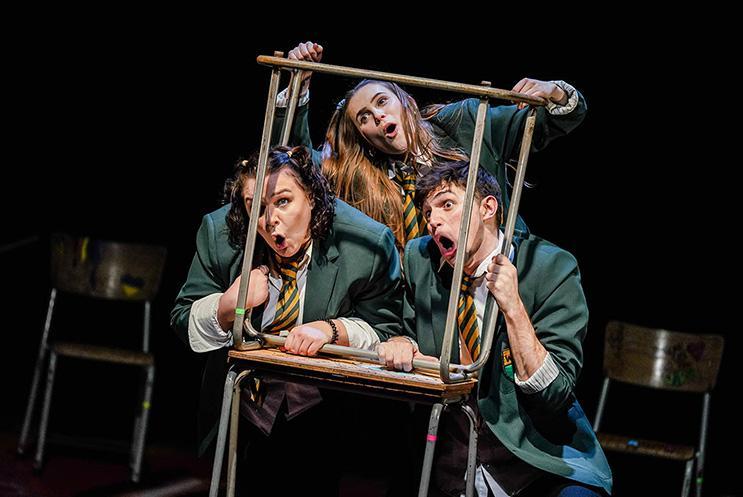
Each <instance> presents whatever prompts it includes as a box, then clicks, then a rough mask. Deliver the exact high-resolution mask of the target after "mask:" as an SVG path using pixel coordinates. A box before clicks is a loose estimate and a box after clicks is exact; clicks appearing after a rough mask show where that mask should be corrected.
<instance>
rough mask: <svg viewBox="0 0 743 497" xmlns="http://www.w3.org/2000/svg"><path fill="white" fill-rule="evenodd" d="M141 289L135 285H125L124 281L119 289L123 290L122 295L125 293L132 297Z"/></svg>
mask: <svg viewBox="0 0 743 497" xmlns="http://www.w3.org/2000/svg"><path fill="white" fill-rule="evenodd" d="M141 290H142V289H141V288H137V287H136V286H132V285H127V284H126V283H122V284H121V291H122V292H124V295H126V296H127V297H134V296H135V295H137V294H138V293H139V292H140V291H141Z"/></svg>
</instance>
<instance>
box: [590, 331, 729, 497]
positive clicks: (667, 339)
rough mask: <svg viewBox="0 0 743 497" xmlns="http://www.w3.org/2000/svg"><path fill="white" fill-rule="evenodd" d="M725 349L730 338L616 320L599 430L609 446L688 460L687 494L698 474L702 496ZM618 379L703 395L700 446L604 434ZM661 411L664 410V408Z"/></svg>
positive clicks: (607, 346)
mask: <svg viewBox="0 0 743 497" xmlns="http://www.w3.org/2000/svg"><path fill="white" fill-rule="evenodd" d="M723 345H724V339H723V337H721V336H719V335H696V334H689V333H680V332H674V331H668V330H663V329H653V328H645V327H642V326H636V325H632V324H627V323H621V322H617V321H612V322H610V323H609V324H608V325H607V328H606V334H605V336H604V375H605V377H604V383H603V388H602V390H601V397H600V399H599V406H598V410H597V412H596V421H595V423H594V426H593V429H594V431H596V432H597V434H598V437H599V440H600V441H601V445H602V446H603V448H604V449H605V450H608V451H616V452H622V453H626V454H638V455H642V456H648V457H658V458H663V459H668V460H676V461H682V462H685V472H684V479H683V485H682V495H683V496H687V495H688V494H689V489H690V486H691V481H692V475H693V474H695V475H696V495H697V496H699V495H701V493H702V476H703V471H704V455H705V445H706V439H707V429H708V426H709V417H710V399H711V391H712V389H713V388H714V386H715V383H716V381H717V374H718V371H719V370H720V360H721V358H722V349H723ZM612 380H614V381H618V382H622V383H624V384H627V385H637V386H640V387H646V388H652V389H661V390H667V391H675V392H687V393H694V394H703V400H702V402H701V407H702V417H701V419H702V421H701V428H700V430H699V441H698V443H697V444H696V445H695V446H691V445H683V444H673V443H669V442H668V441H657V440H647V439H640V438H637V437H633V436H626V435H618V434H613V433H605V432H602V431H601V430H600V428H601V419H602V417H603V415H604V410H605V409H606V406H607V397H608V393H609V384H610V382H611V381H612ZM617 406H618V404H617ZM655 409H656V410H662V409H663V405H658V406H657V407H655ZM617 410H618V409H617ZM668 414H669V418H671V419H674V418H677V417H678V413H673V412H669V413H668Z"/></svg>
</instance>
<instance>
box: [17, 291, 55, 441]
mask: <svg viewBox="0 0 743 497" xmlns="http://www.w3.org/2000/svg"><path fill="white" fill-rule="evenodd" d="M56 298H57V290H56V288H52V293H51V295H49V306H48V307H47V310H46V321H45V322H44V331H43V333H42V334H41V343H40V344H39V353H38V355H37V356H36V366H35V367H34V377H33V380H32V381H31V392H30V393H29V395H28V403H27V404H26V416H25V417H24V418H23V428H21V437H20V439H19V440H18V453H19V454H21V455H23V454H24V453H25V452H26V448H27V446H28V434H29V432H30V429H31V423H32V422H33V417H34V407H35V406H36V396H37V395H38V393H39V383H41V375H42V374H43V373H44V362H45V360H46V353H47V346H46V344H47V337H48V336H49V328H50V326H51V323H52V313H53V312H54V301H55V300H56Z"/></svg>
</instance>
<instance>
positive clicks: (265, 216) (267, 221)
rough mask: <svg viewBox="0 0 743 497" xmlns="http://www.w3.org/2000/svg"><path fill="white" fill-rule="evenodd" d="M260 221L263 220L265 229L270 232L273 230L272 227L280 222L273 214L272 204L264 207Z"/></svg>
mask: <svg viewBox="0 0 743 497" xmlns="http://www.w3.org/2000/svg"><path fill="white" fill-rule="evenodd" d="M260 221H263V226H264V229H265V230H266V231H269V232H270V231H272V228H274V227H275V226H276V225H277V224H278V222H279V220H278V218H277V217H276V216H274V215H273V210H272V209H271V207H270V206H266V207H265V208H264V210H263V213H262V216H261V218H260Z"/></svg>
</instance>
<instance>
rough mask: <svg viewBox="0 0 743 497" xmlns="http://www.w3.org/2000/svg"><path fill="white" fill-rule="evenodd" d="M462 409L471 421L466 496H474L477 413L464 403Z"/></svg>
mask: <svg viewBox="0 0 743 497" xmlns="http://www.w3.org/2000/svg"><path fill="white" fill-rule="evenodd" d="M462 410H463V411H464V413H465V414H466V415H467V419H468V420H469V422H470V441H469V445H468V451H467V479H466V484H467V486H466V488H465V496H466V497H474V495H475V470H476V469H477V468H476V466H477V415H476V414H475V411H473V410H472V408H471V407H470V406H468V405H467V404H462Z"/></svg>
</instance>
